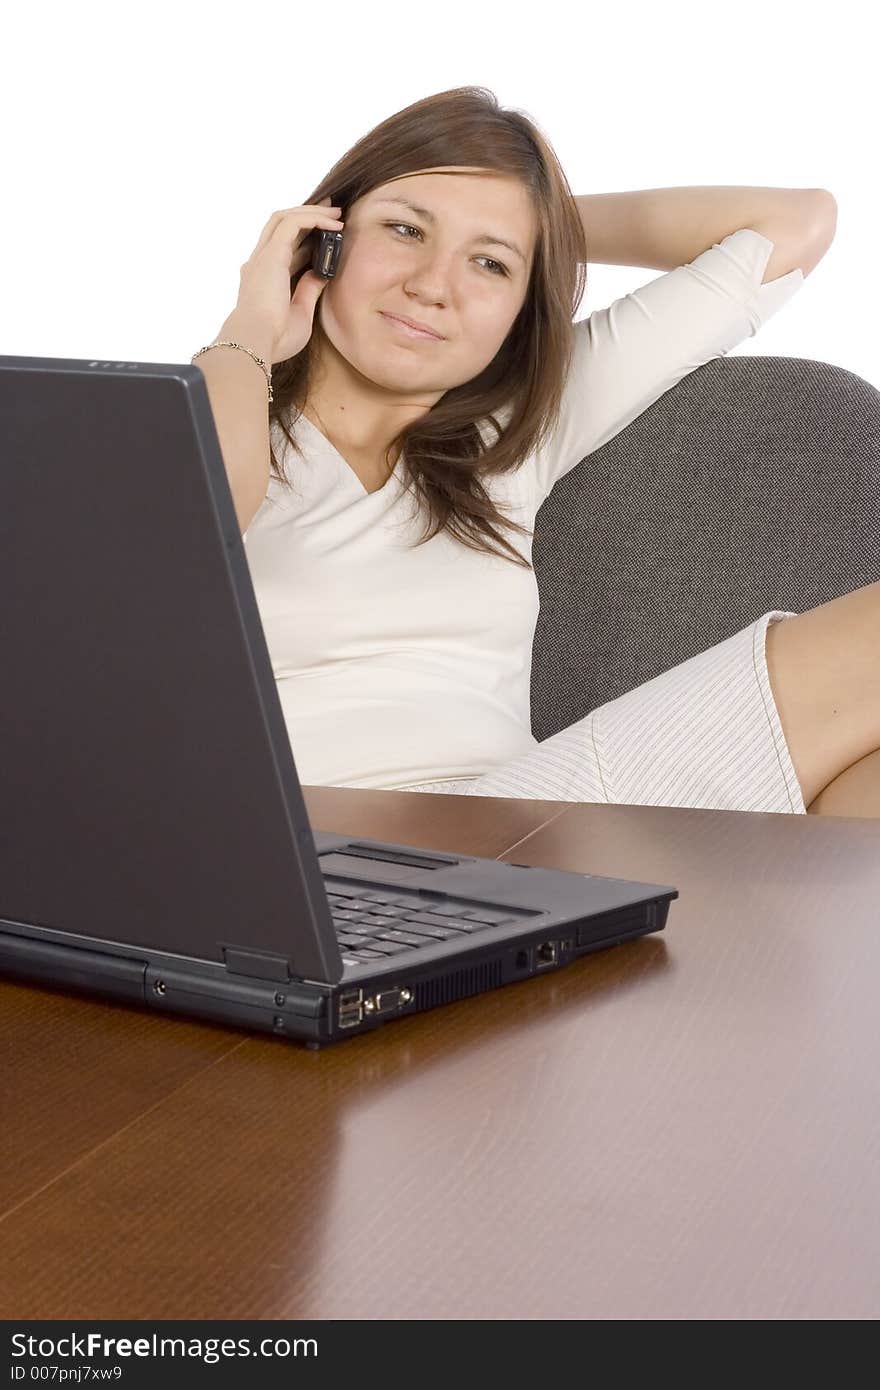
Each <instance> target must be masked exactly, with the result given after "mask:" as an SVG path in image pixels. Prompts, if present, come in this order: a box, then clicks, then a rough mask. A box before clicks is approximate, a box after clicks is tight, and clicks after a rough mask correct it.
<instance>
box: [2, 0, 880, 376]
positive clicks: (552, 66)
mask: <svg viewBox="0 0 880 1390" xmlns="http://www.w3.org/2000/svg"><path fill="white" fill-rule="evenodd" d="M325 9H326V14H327V16H328V18H327V19H326V20H323V21H322V19H321V14H322V10H321V6H320V3H316V0H301V3H297V4H283V3H277V0H261V3H259V4H244V3H238V4H229V5H220V4H217V3H216V0H215V3H211V4H209V3H205V2H204V0H201V2H200V3H186V0H184V2H183V3H178V4H168V3H165V0H163V2H162V3H159V4H156V3H153V4H151V5H147V6H141V5H137V6H135V5H127V4H122V5H119V4H94V3H92V4H89V3H85V4H74V5H70V6H68V7H63V6H61V5H60V4H42V5H37V6H33V7H30V6H29V7H24V6H21V5H17V6H15V7H14V8H12V7H10V11H9V12H8V13H7V16H6V18H5V21H4V26H3V27H4V35H3V40H4V42H3V48H4V52H3V55H2V57H0V79H2V80H0V116H2V126H0V128H2V131H3V165H2V176H3V199H2V205H3V216H2V219H0V228H2V230H0V237H2V244H0V250H2V271H0V274H2V315H0V353H4V354H13V355H22V356H53V357H75V358H93V357H101V358H108V359H125V360H135V361H144V362H189V359H190V357H191V355H192V353H193V352H195V350H196V349H197V348H198V347H201V346H202V345H203V344H205V343H208V342H210V341H211V339H212V338H214V337H215V336H216V334H217V332H218V330H219V328H220V325H221V323H222V322H223V320H224V319H225V317H226V315H227V314H228V313H229V312H230V311H231V309H232V308H233V307H234V305H235V300H236V296H237V293H238V283H239V268H240V266H241V264H242V262H243V261H244V260H246V259H247V257H248V256H249V255H250V253H251V251H252V250H253V248H254V245H255V244H256V241H257V239H258V237H259V235H260V232H261V230H262V228H263V225H264V224H265V222H266V221H267V219H268V218H269V216H270V215H271V213H272V212H274V211H275V210H276V209H278V208H286V207H292V206H294V205H296V204H299V203H302V202H304V201H306V200H307V198H308V197H309V196H310V194H311V191H312V189H313V188H314V187H315V186H316V185H317V184H318V182H319V180H320V179H321V177H322V176H323V175H324V173H325V172H326V171H327V170H328V169H329V168H330V167H331V165H332V164H333V163H335V161H336V160H337V158H338V157H339V156H340V155H341V154H342V153H343V152H344V151H345V150H346V149H348V148H349V147H350V146H351V145H352V144H353V143H354V142H355V141H356V140H357V139H359V138H360V137H361V136H362V135H364V134H365V133H366V132H367V131H368V130H369V129H370V128H371V127H372V126H374V125H376V124H378V122H380V121H382V120H384V119H385V118H386V117H387V116H389V115H391V114H392V113H393V112H395V111H398V110H400V109H401V108H402V107H404V106H407V105H409V103H410V102H412V101H415V100H417V99H419V98H421V97H424V96H428V95H430V94H431V93H434V92H439V91H443V90H445V89H447V88H449V87H455V86H461V85H465V84H475V85H479V86H484V87H488V88H490V89H491V90H492V91H493V92H494V93H495V94H496V96H497V97H498V99H499V101H500V102H501V104H502V105H504V106H512V107H516V108H518V109H520V110H522V111H524V112H525V113H526V114H527V115H528V116H530V117H531V118H532V119H533V120H534V121H535V122H536V123H537V125H538V126H539V127H540V129H541V130H542V132H543V133H544V135H545V136H546V137H547V138H548V139H549V141H550V143H551V145H552V146H553V148H554V149H555V151H556V153H557V155H558V157H559V159H560V161H561V163H562V166H563V168H564V170H565V172H566V174H567V176H568V180H569V183H570V185H571V187H572V191H573V192H574V193H576V194H577V193H603V192H610V191H614V190H621V189H638V188H656V187H667V186H671V185H690V184H744V185H745V184H753V185H777V186H784V187H792V188H793V187H823V188H829V189H830V190H831V191H832V192H833V193H834V195H835V197H836V199H837V204H838V224H837V236H836V239H835V241H834V244H833V245H832V247H831V249H830V251H829V252H828V254H827V255H826V256H825V257H824V259H823V260H822V261H821V262H820V263H819V265H818V266H817V268H816V269H815V270H814V271H813V272H812V274H811V275H809V276H808V277H807V279H806V281H805V283H804V285H803V287H802V288H801V289H800V290H799V292H798V293H797V294H796V295H795V297H794V299H793V300H792V301H791V302H790V303H789V304H788V305H786V306H785V307H784V308H783V309H781V310H780V311H779V313H778V314H777V315H775V316H774V318H773V319H772V320H770V321H769V322H768V323H767V324H766V325H765V327H764V328H762V329H761V330H760V331H759V333H758V334H757V335H756V337H754V338H751V339H748V340H747V341H746V342H745V343H743V344H741V345H739V346H738V347H736V348H734V349H733V353H734V354H772V355H785V356H793V357H807V358H815V359H818V360H822V361H826V362H832V363H835V364H837V365H839V366H843V367H846V368H847V369H849V370H850V371H852V372H854V373H856V374H858V375H859V376H862V377H863V378H865V379H866V380H868V381H870V382H872V383H873V384H874V385H877V386H880V346H878V336H877V331H876V324H875V319H876V298H877V295H876V288H875V275H874V266H875V259H876V256H875V240H876V229H877V222H878V217H877V214H878V197H877V190H876V181H875V171H876V168H877V149H876V132H877V116H876V112H877V99H878V90H877V88H878V76H877V72H876V51H875V47H874V45H873V43H872V42H870V41H869V36H868V34H867V32H866V31H865V29H864V20H863V18H861V17H860V11H859V8H858V7H857V6H856V5H855V4H854V3H849V0H846V2H845V3H837V4H834V5H832V6H824V7H822V8H821V10H819V11H809V10H804V8H803V7H802V6H800V5H797V4H778V3H773V4H771V5H768V4H756V3H753V0H742V2H741V3H728V2H727V0H720V2H719V0H715V3H712V4H706V3H699V4H682V3H676V0H672V2H671V3H669V4H665V5H656V4H653V5H650V6H648V5H645V6H641V7H640V6H638V5H628V6H613V7H609V9H610V10H611V13H610V14H609V13H606V12H605V9H604V7H603V9H601V10H597V9H593V8H592V7H591V6H589V5H588V4H586V3H583V0H581V3H578V4H571V3H568V4H563V3H560V0H549V3H545V2H544V0H542V3H540V4H533V5H531V6H520V5H517V4H511V5H508V6H507V7H504V6H500V5H498V4H495V3H484V2H483V0H466V3H465V2H463V0H442V3H440V4H433V5H429V4H427V3H422V0H393V3H390V2H389V0H372V3H370V0H367V3H365V4H363V5H362V6H360V7H359V8H358V9H355V7H354V6H353V5H349V4H337V3H333V0H330V2H329V3H327V4H326V6H325ZM861 13H862V16H864V15H865V14H866V13H867V12H866V11H865V10H864V8H862V12H861ZM811 16H812V17H811ZM325 31H326V32H325ZM658 273H660V272H658V271H657V270H654V269H651V268H648V269H644V268H638V267H635V268H633V267H621V266H600V265H594V264H591V265H590V267H589V271H588V288H587V291H586V295H585V297H584V300H583V301H582V303H581V307H580V309H579V310H578V313H577V317H578V318H583V317H585V316H586V315H587V314H589V313H591V312H592V311H593V309H596V308H601V307H603V306H604V305H606V304H608V303H610V302H611V300H613V299H615V298H617V297H618V296H619V295H622V294H625V293H627V292H628V291H629V290H631V289H634V288H635V287H636V286H637V285H639V284H644V283H645V282H646V281H648V280H651V279H653V278H655V276H656V275H657V274H658Z"/></svg>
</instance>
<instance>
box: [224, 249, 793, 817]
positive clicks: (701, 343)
mask: <svg viewBox="0 0 880 1390" xmlns="http://www.w3.org/2000/svg"><path fill="white" fill-rule="evenodd" d="M772 250H773V242H772V241H770V240H769V239H768V238H767V237H765V236H762V235H761V234H760V233H759V232H756V231H753V230H752V229H750V228H745V229H743V230H741V231H737V232H733V233H732V234H731V235H730V236H727V237H725V238H724V240H723V241H721V242H720V243H715V244H714V245H713V246H712V247H711V248H710V249H709V250H707V251H704V252H702V254H701V255H699V256H697V257H696V259H695V260H693V261H692V262H691V263H690V264H688V265H683V266H678V267H676V269H674V270H671V271H667V272H666V273H664V274H662V275H659V276H657V277H656V278H655V279H654V280H650V281H649V282H648V283H647V284H645V285H641V286H640V287H639V288H638V289H635V290H633V291H631V293H629V294H626V295H623V296H622V297H621V298H619V299H616V300H614V301H613V303H611V304H610V305H609V306H608V307H607V308H605V309H598V310H595V311H594V312H593V313H592V314H590V316H589V317H588V318H585V319H582V320H580V321H579V322H577V323H576V324H575V325H574V329H575V348H574V355H573V358H572V365H571V370H570V373H569V376H568V379H567V382H566V386H565V393H564V397H563V403H562V411H561V414H560V417H559V423H558V426H557V428H556V430H555V432H554V434H553V436H552V439H551V440H550V441H549V443H547V444H545V445H544V447H543V448H541V449H539V450H537V451H536V452H535V453H534V454H532V455H530V456H529V457H528V458H527V459H526V460H525V461H524V463H522V464H521V465H520V467H519V468H518V469H517V470H515V471H514V472H513V473H509V474H507V475H506V476H505V477H503V478H494V479H489V480H487V482H486V486H487V488H489V489H490V490H491V495H492V496H493V498H494V499H495V500H496V501H500V502H502V503H508V504H510V506H511V510H510V511H505V508H504V507H503V506H502V509H501V510H502V514H506V515H510V516H512V517H513V519H515V520H517V521H519V522H521V523H522V524H523V525H525V526H526V527H527V528H528V530H529V538H528V539H526V537H525V536H522V535H520V534H518V533H516V532H507V531H505V532H503V534H505V535H506V536H507V538H508V539H509V541H510V543H511V544H512V545H513V546H515V547H516V548H517V549H518V550H519V551H520V553H521V554H524V555H525V556H526V558H527V559H529V560H530V561H531V533H532V531H533V528H534V521H535V515H536V513H537V511H538V510H539V508H540V506H541V504H542V502H543V501H544V499H545V498H546V496H547V494H548V493H549V492H550V490H551V488H552V487H553V485H554V484H555V483H556V482H557V481H558V480H559V479H560V478H562V477H563V476H564V475H565V474H566V473H567V472H569V470H570V469H572V468H574V467H576V465H577V464H578V463H580V461H581V460H582V459H583V458H585V457H586V456H587V455H588V454H591V453H592V452H593V451H594V450H595V449H599V448H601V446H602V445H603V444H606V443H607V442H608V440H609V439H612V438H613V437H614V435H616V434H617V433H618V432H619V431H620V430H622V429H624V428H625V427H626V426H627V425H628V424H630V423H631V422H632V421H633V420H634V419H636V417H637V416H639V415H641V414H642V412H643V411H645V410H647V409H648V407H649V406H651V405H652V404H653V403H654V402H655V401H656V400H658V399H659V397H660V396H662V395H663V393H664V392H665V391H668V390H669V389H670V387H672V386H674V385H675V384H676V383H677V382H679V381H680V380H681V379H682V378H683V377H685V376H686V375H687V374H688V373H689V372H692V371H694V370H695V369H696V368H698V367H701V366H702V365H703V364H704V363H706V362H709V361H710V360H711V359H712V358H714V357H722V356H724V354H725V353H726V352H728V351H729V349H730V348H732V347H735V346H736V344H737V343H739V342H742V341H743V340H744V339H745V338H747V337H754V335H755V334H756V333H757V331H758V329H759V328H760V326H761V325H762V324H763V323H765V322H766V321H767V319H768V318H769V317H770V316H771V315H772V314H774V313H775V312H776V311H777V309H779V308H781V306H782V305H783V304H785V303H787V301H788V300H789V299H790V298H791V297H792V295H794V294H795V293H796V291H797V290H798V289H799V288H800V286H801V285H802V284H803V280H804V276H803V272H802V271H801V270H800V269H794V270H792V271H789V273H788V274H787V275H783V276H780V277H779V278H778V279H776V280H773V281H771V282H770V283H769V284H766V285H763V284H762V283H761V279H762V276H763V273H764V268H765V266H766V265H767V262H768V260H769V259H770V255H771V253H772ZM508 409H509V408H508ZM509 418H510V416H509V414H505V413H504V411H502V412H500V414H499V423H500V424H501V425H504V424H505V423H506V422H507V421H508V420H509ZM292 428H293V433H294V435H295V437H296V439H297V442H298V443H299V444H301V445H302V447H303V449H304V453H305V457H304V458H302V459H300V458H299V457H298V456H297V455H296V454H294V452H293V450H292V449H291V448H290V445H289V444H288V442H287V440H286V439H285V437H284V435H283V433H282V432H281V430H280V428H279V427H278V425H277V424H276V423H273V432H274V433H273V446H274V447H275V451H276V456H277V457H280V458H281V459H282V462H283V466H284V468H285V471H286V474H287V476H288V478H290V480H291V481H292V483H293V490H292V491H288V490H287V489H285V488H283V487H282V486H281V485H280V484H279V483H278V481H277V480H276V479H275V478H274V477H273V478H272V479H270V483H269V490H268V492H267V494H266V498H265V500H264V501H263V503H262V505H261V507H260V509H259V510H258V511H257V513H256V515H255V517H254V518H253V520H252V522H251V524H250V527H249V528H248V531H247V533H246V537H245V539H246V547H245V553H246V555H247V561H248V566H249V569H250V573H251V578H252V581H253V585H254V591H255V594H256V599H257V605H258V608H259V612H260V617H261V619H262V623H263V630H264V632H265V636H266V643H267V646H268V649H269V654H270V656H271V659H272V669H273V671H274V674H275V679H276V682H277V687H278V692H279V695H280V699H281V705H282V708H283V711H284V717H285V721H286V724H287V729H288V733H289V735H290V740H291V746H292V749H293V756H294V760H295V762H296V766H297V772H298V774H299V780H300V782H301V783H302V784H304V785H306V786H314V785H320V786H340V787H341V786H345V787H371V788H380V789H381V788H385V789H388V790H393V789H403V788H406V787H407V786H410V785H416V784H418V783H421V782H429V781H435V780H443V779H453V778H474V777H479V776H481V775H482V774H483V773H485V772H488V771H490V770H491V769H492V768H496V767H499V766H500V765H501V764H502V763H505V762H508V761H510V760H512V759H514V758H517V757H519V756H520V755H521V754H523V753H525V752H527V751H528V750H529V749H530V748H532V747H534V746H535V745H536V744H537V742H538V740H537V739H536V738H535V737H534V735H533V734H532V731H531V656H532V643H533V640H534V634H535V624H536V622H537V618H538V608H539V601H538V588H537V583H536V580H535V575H534V572H532V571H529V570H525V569H523V568H521V567H520V566H519V565H516V564H515V563H514V562H513V561H511V560H503V559H501V558H500V556H495V555H488V554H477V553H476V552H474V551H472V550H470V549H468V548H467V547H465V546H463V545H462V544H461V543H460V542H459V541H457V540H455V539H454V538H453V537H451V536H450V535H449V533H448V532H446V531H441V532H439V533H438V534H437V535H436V536H434V537H433V538H432V539H431V540H430V541H428V542H426V543H425V544H424V545H421V546H415V547H414V546H413V545H412V542H413V541H414V540H416V539H417V538H418V537H419V536H420V535H421V531H422V528H423V526H424V522H423V521H419V519H418V518H415V519H413V511H414V508H415V506H416V499H415V497H414V496H413V494H412V493H407V492H405V491H404V485H403V479H404V478H405V473H404V466H403V463H402V460H401V461H399V462H398V464H397V467H396V468H395V470H394V473H393V474H392V476H391V477H390V478H389V480H388V482H387V483H386V484H385V486H384V487H382V488H380V489H379V491H377V492H374V493H368V492H367V491H366V489H365V488H364V486H363V484H362V483H361V482H360V480H359V478H358V477H357V475H356V474H355V473H354V471H353V470H352V469H351V468H350V467H349V465H348V464H347V463H346V461H345V459H344V458H343V457H342V455H341V454H340V453H339V452H338V451H337V450H336V449H335V448H334V447H333V445H332V444H330V442H329V441H328V440H327V439H326V438H325V436H324V435H323V434H322V433H321V432H320V431H319V430H318V429H317V427H316V426H315V425H313V424H312V423H311V421H310V420H307V419H306V418H305V417H304V416H300V417H299V419H298V420H297V421H296V422H295V423H294V425H293V427H292ZM493 434H494V432H490V433H488V434H487V435H486V436H485V437H486V438H487V441H488V439H490V438H491V437H493Z"/></svg>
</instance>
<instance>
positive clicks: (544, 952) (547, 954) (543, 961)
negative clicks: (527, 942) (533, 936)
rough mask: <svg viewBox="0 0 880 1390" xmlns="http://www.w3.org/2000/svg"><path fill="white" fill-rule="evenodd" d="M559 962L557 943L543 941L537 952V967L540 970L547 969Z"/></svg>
mask: <svg viewBox="0 0 880 1390" xmlns="http://www.w3.org/2000/svg"><path fill="white" fill-rule="evenodd" d="M556 960H557V946H556V942H555V941H542V942H541V944H540V946H538V947H537V948H536V950H535V966H536V968H537V969H538V970H543V969H545V968H546V967H547V966H548V965H555V964H556Z"/></svg>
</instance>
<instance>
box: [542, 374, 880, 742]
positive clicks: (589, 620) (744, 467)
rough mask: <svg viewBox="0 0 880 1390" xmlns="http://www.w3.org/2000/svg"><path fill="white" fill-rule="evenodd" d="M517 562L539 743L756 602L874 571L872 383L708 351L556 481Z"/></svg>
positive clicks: (790, 601) (700, 645) (878, 451)
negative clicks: (527, 553) (529, 581)
mask: <svg viewBox="0 0 880 1390" xmlns="http://www.w3.org/2000/svg"><path fill="white" fill-rule="evenodd" d="M532 563H533V564H534V566H535V575H536V580H537V584H538V591H539V594H540V599H541V609H540V614H539V617H538V623H537V628H536V632H535V640H534V646H533V654H532V731H533V733H534V735H535V737H536V738H537V739H539V740H540V739H544V738H547V737H549V736H550V735H551V734H554V733H556V732H558V730H560V729H562V728H565V727H566V726H567V725H569V724H571V723H573V722H574V721H575V720H577V719H581V718H583V716H584V715H586V714H588V713H589V712H590V711H591V710H593V709H595V708H597V706H599V705H602V704H604V703H605V702H606V701H608V700H613V699H616V698H617V696H618V695H623V694H625V692H626V691H628V690H632V689H633V688H634V687H635V686H637V685H642V684H643V683H644V682H645V681H648V680H651V679H652V678H653V677H654V676H658V675H660V674H661V673H662V672H663V671H668V670H669V669H670V667H672V666H676V665H678V663H679V662H681V661H686V660H687V659H688V657H691V656H695V655H696V654H697V652H701V651H705V650H706V648H707V647H711V646H714V645H715V643H717V642H721V641H723V640H724V639H725V638H726V637H729V636H731V635H732V634H733V633H734V632H737V631H739V629H740V628H743V627H745V626H746V624H747V623H749V622H750V621H752V620H753V619H754V618H757V617H759V616H760V615H761V614H762V613H766V612H768V611H769V610H771V609H783V610H786V611H788V612H796V613H802V612H804V611H805V610H806V609H808V608H815V607H817V606H818V605H819V604H821V603H826V602H828V601H829V600H830V599H833V598H837V597H838V595H840V594H843V593H847V592H850V591H851V590H853V589H859V588H862V587H863V586H864V585H866V584H871V583H873V582H874V581H876V580H878V579H880V391H878V390H877V389H876V388H875V387H874V386H872V385H871V384H870V383H869V382H867V381H865V380H863V379H862V378H861V377H859V376H856V375H854V374H853V373H852V372H848V371H846V370H845V369H844V368H842V367H836V366H831V365H829V364H828V363H826V362H816V361H813V360H812V359H808V358H793V357H733V358H731V357H718V358H713V359H712V361H711V362H708V363H706V365H705V366H703V367H700V368H698V369H697V370H696V371H694V372H691V373H689V374H688V376H686V377H685V378H683V380H682V381H680V382H678V383H677V384H676V385H675V386H674V387H671V388H670V390H668V391H667V392H666V393H665V394H664V395H663V396H661V397H660V399H659V400H658V401H656V402H655V403H654V405H652V406H651V407H650V408H649V409H648V410H646V411H643V413H642V414H641V415H640V416H639V417H638V418H637V419H636V420H634V421H633V422H632V423H631V424H630V425H628V426H627V427H626V429H624V430H621V431H620V433H619V434H617V435H615V437H614V438H613V439H611V440H609V442H608V443H607V444H605V445H603V446H602V448H601V449H597V450H596V451H595V453H592V454H589V455H588V456H587V458H585V459H584V460H583V461H582V462H581V463H579V464H578V466H577V467H576V468H574V469H573V470H572V471H571V472H570V473H568V474H567V475H566V476H565V477H564V478H562V479H561V480H560V481H559V482H558V483H557V484H556V486H555V488H554V489H553V491H552V492H551V493H550V495H549V496H548V497H547V498H546V500H545V501H544V504H543V506H542V507H541V509H540V511H539V512H538V515H537V517H536V521H535V538H534V543H533V549H532Z"/></svg>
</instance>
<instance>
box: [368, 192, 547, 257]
mask: <svg viewBox="0 0 880 1390" xmlns="http://www.w3.org/2000/svg"><path fill="white" fill-rule="evenodd" d="M382 203H395V204H396V205H397V206H398V207H402V208H409V210H410V212H414V213H415V214H416V216H417V217H424V219H425V221H426V222H428V223H429V224H430V225H431V226H434V225H435V223H436V221H437V219H436V217H435V216H434V214H433V212H429V211H428V209H427V208H420V207H416V205H415V203H408V202H407V201H406V199H405V198H377V199H376V206H377V207H379V206H380V205H381V204H382ZM474 241H475V242H479V243H480V245H481V246H506V247H507V249H508V251H513V253H514V254H515V255H517V256H519V258H520V260H521V261H523V262H524V261H525V259H526V258H525V256H524V255H523V253H522V251H520V249H519V247H518V246H516V245H515V244H514V243H513V242H512V241H505V240H504V238H503V237H500V236H494V235H493V234H492V233H491V232H485V233H484V234H483V235H482V236H475V237H474Z"/></svg>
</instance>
